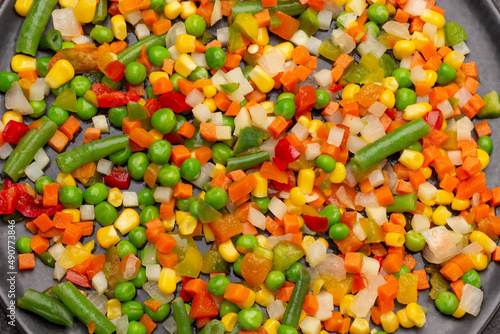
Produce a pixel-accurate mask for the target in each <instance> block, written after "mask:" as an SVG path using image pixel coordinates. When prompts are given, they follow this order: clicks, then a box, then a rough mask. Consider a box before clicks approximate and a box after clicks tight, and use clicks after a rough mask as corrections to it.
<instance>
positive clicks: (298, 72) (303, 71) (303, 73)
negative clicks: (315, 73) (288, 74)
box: [293, 65, 311, 81]
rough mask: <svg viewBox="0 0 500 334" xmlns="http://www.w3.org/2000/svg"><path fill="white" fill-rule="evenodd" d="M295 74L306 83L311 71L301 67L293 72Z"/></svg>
mask: <svg viewBox="0 0 500 334" xmlns="http://www.w3.org/2000/svg"><path fill="white" fill-rule="evenodd" d="M293 74H294V75H295V76H296V77H297V78H298V79H299V80H300V81H306V79H307V78H308V77H309V74H311V70H310V69H308V68H307V67H305V66H304V65H299V66H297V67H296V68H295V69H294V70H293Z"/></svg>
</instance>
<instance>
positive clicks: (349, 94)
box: [342, 83, 361, 100]
mask: <svg viewBox="0 0 500 334" xmlns="http://www.w3.org/2000/svg"><path fill="white" fill-rule="evenodd" d="M360 90H361V87H360V86H359V85H356V84H353V83H350V84H347V85H346V86H345V87H344V89H343V90H342V100H348V99H352V98H353V97H354V95H356V94H357V93H358V92H359V91H360Z"/></svg>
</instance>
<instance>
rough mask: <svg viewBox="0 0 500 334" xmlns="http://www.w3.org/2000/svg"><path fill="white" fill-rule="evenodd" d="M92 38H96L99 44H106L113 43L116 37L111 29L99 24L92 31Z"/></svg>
mask: <svg viewBox="0 0 500 334" xmlns="http://www.w3.org/2000/svg"><path fill="white" fill-rule="evenodd" d="M90 38H92V39H94V40H96V41H97V42H98V43H99V44H104V43H111V42H112V41H113V39H114V38H115V37H114V35H113V32H112V31H111V29H109V28H107V27H104V26H101V25H98V24H97V25H95V26H94V28H92V30H91V31H90Z"/></svg>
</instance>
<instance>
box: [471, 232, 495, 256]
mask: <svg viewBox="0 0 500 334" xmlns="http://www.w3.org/2000/svg"><path fill="white" fill-rule="evenodd" d="M474 241H477V242H478V243H479V244H480V245H481V246H483V248H484V251H485V252H487V253H489V254H491V253H493V252H494V251H495V249H496V247H497V245H496V243H495V242H494V241H493V240H491V238H490V237H489V236H488V235H487V234H486V233H483V232H481V231H478V230H475V231H472V233H471V235H470V242H474Z"/></svg>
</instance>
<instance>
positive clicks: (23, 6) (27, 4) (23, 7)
mask: <svg viewBox="0 0 500 334" xmlns="http://www.w3.org/2000/svg"><path fill="white" fill-rule="evenodd" d="M32 4H33V0H17V1H16V4H15V5H14V9H15V10H16V13H18V14H19V15H21V16H23V17H24V16H26V15H28V12H29V10H30V8H31V5H32Z"/></svg>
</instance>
